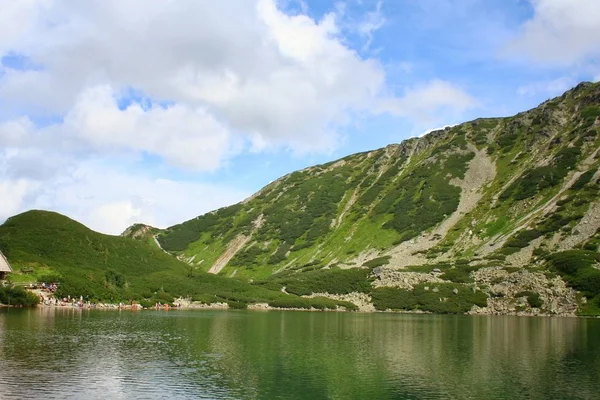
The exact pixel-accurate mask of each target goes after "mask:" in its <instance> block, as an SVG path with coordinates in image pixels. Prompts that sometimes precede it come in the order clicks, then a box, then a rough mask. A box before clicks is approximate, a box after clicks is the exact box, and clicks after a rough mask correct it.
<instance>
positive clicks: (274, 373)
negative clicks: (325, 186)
mask: <svg viewBox="0 0 600 400" xmlns="http://www.w3.org/2000/svg"><path fill="white" fill-rule="evenodd" d="M598 396H600V320H598V319H576V318H527V317H508V316H506V317H505V316H476V317H475V316H473V317H472V316H463V315H461V316H444V315H416V314H413V315H406V314H359V313H334V312H330V313H326V312H293V311H286V312H278V311H268V312H258V311H138V312H132V311H101V310H78V309H52V308H37V309H0V398H2V399H24V398H25V399H27V398H43V399H88V398H91V399H95V398H108V399H137V398H143V399H164V398H172V399H198V398H207V399H518V398H523V399H568V398H573V399H592V398H598Z"/></svg>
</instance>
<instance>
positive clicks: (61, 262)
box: [0, 211, 347, 308]
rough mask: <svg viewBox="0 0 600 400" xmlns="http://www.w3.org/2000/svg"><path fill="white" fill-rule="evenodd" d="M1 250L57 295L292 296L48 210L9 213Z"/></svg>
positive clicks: (1, 229)
mask: <svg viewBox="0 0 600 400" xmlns="http://www.w3.org/2000/svg"><path fill="white" fill-rule="evenodd" d="M0 250H2V252H3V253H4V254H5V255H6V256H7V257H8V258H9V260H10V261H11V263H12V264H13V266H14V267H15V269H19V270H21V269H23V268H25V269H27V270H29V269H31V270H33V273H32V276H33V275H34V274H35V273H36V272H38V271H42V272H41V275H36V276H38V277H40V278H41V279H43V280H44V281H48V282H50V281H57V282H59V283H60V284H59V287H58V290H57V292H56V294H57V295H58V296H60V297H66V296H67V295H71V296H72V297H79V296H84V298H85V299H89V300H90V301H98V300H102V301H111V302H118V301H127V300H136V301H139V302H140V303H143V304H154V303H155V302H157V301H160V302H163V303H165V302H167V303H170V302H172V301H173V299H174V298H177V297H180V296H184V297H187V296H189V297H192V298H194V297H200V298H201V299H202V300H201V301H204V302H206V303H215V302H227V303H228V304H229V305H230V307H235V308H245V307H246V305H247V304H249V303H257V302H267V303H269V302H274V301H278V300H282V299H287V298H288V297H295V296H290V295H286V294H284V293H281V292H280V291H278V290H277V291H272V290H269V289H267V288H265V287H261V286H256V285H250V284H248V283H246V282H243V281H241V280H237V279H227V278H223V277H220V276H215V275H212V274H207V273H204V272H201V271H198V272H195V273H193V274H191V275H190V274H189V266H188V265H187V264H185V263H182V262H180V261H178V260H177V259H175V258H174V257H171V256H169V255H167V254H165V253H164V252H162V251H160V250H158V249H156V248H153V247H151V246H148V245H147V244H146V243H143V242H140V241H136V240H133V239H128V238H123V237H119V236H109V235H102V234H100V233H97V232H94V231H92V230H90V229H88V228H86V227H85V226H83V225H81V224H79V223H77V222H75V221H73V220H71V219H69V218H67V217H64V216H62V215H60V214H56V213H52V212H45V211H30V212H27V213H24V214H20V215H17V216H15V217H12V218H9V219H8V220H7V221H6V223H4V225H2V226H0ZM13 275H14V274H13ZM15 277H17V276H16V275H15ZM27 277H28V276H27V275H25V276H24V278H25V279H27ZM11 293H12V292H11ZM18 293H20V292H17V294H18ZM16 298H20V297H18V296H16V297H14V299H16ZM14 301H16V300H13V303H11V304H15V303H14ZM36 301H37V298H36ZM335 304H338V303H337V302H335V301H332V302H330V303H328V305H329V306H333V305H335ZM339 304H340V305H344V306H347V305H346V304H345V303H339ZM314 306H315V305H314V301H312V300H309V299H303V298H297V300H296V302H295V305H294V307H297V308H311V307H314ZM333 308H335V307H333Z"/></svg>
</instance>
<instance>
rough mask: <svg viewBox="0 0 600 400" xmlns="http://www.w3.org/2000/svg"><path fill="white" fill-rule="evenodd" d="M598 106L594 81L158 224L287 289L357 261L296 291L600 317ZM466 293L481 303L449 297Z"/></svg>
mask: <svg viewBox="0 0 600 400" xmlns="http://www.w3.org/2000/svg"><path fill="white" fill-rule="evenodd" d="M599 116H600V84H592V83H582V84H580V85H578V86H577V87H575V88H574V89H572V90H570V91H568V92H566V93H565V94H563V95H562V96H560V97H557V98H555V99H552V100H549V101H546V102H544V103H543V104H541V105H540V106H539V107H537V108H535V109H532V110H529V111H526V112H523V113H520V114H517V115H515V116H512V117H508V118H481V119H477V120H474V121H471V122H467V123H463V124H461V125H458V126H454V127H451V128H445V129H442V130H437V131H434V132H431V133H429V134H427V135H425V136H423V137H420V138H412V139H409V140H406V141H404V142H402V143H400V144H394V145H389V146H387V147H385V148H382V149H379V150H373V151H368V152H364V153H358V154H354V155H351V156H348V157H345V158H342V159H340V160H337V161H333V162H330V163H327V164H323V165H317V166H314V167H310V168H306V169H304V170H301V171H297V172H294V173H292V174H289V175H286V176H283V177H282V178H280V179H278V180H277V181H275V182H273V183H271V184H269V185H267V186H266V187H265V188H263V189H262V190H260V191H259V192H258V193H256V194H255V195H253V196H252V197H251V198H249V199H247V200H245V201H244V202H242V203H239V204H236V205H233V206H230V207H226V208H222V209H219V210H216V211H214V212H210V213H207V214H205V215H202V216H199V217H197V218H194V219H192V220H189V221H186V222H184V223H181V224H179V225H175V226H172V227H170V228H168V229H166V230H162V231H153V233H152V235H156V239H157V241H158V243H159V244H160V247H161V248H162V249H163V250H165V251H167V252H169V253H171V254H173V255H175V256H177V257H178V258H179V259H180V260H183V261H185V262H186V263H187V264H188V265H191V266H193V267H197V268H199V269H202V270H203V271H206V272H210V273H214V274H218V275H221V276H227V277H237V278H240V277H242V278H246V279H247V280H251V281H253V282H255V283H256V282H259V281H260V282H262V283H263V284H264V285H266V286H268V287H272V288H276V287H277V285H281V289H282V290H286V288H287V290H288V292H289V287H288V286H289V285H290V284H291V285H292V286H294V285H298V284H299V282H304V283H305V282H306V280H307V279H308V280H310V281H311V282H313V283H314V282H321V281H324V280H327V279H331V276H332V274H338V275H339V276H338V278H339V277H341V276H344V278H343V279H342V280H345V279H346V278H349V277H351V275H352V274H357V272H356V271H362V272H360V273H361V274H363V275H365V276H367V277H369V278H368V279H367V280H365V278H363V277H361V278H360V279H359V280H358V281H356V280H355V281H353V282H354V284H352V285H354V287H355V289H356V290H354V289H352V290H354V291H351V290H350V289H351V287H352V285H350V286H344V287H343V288H338V289H335V288H331V287H329V289H330V291H328V292H327V293H322V292H320V289H319V288H318V287H317V286H314V287H312V289H311V287H306V285H305V287H304V289H302V290H298V291H297V292H298V293H302V294H306V292H308V293H311V292H312V293H315V292H319V293H322V294H323V295H326V296H329V297H332V298H337V299H341V298H343V299H347V300H353V301H354V302H355V303H357V304H358V303H361V304H363V306H364V307H369V306H375V308H378V309H404V310H408V309H421V310H422V309H427V310H433V311H440V312H446V311H448V312H451V311H452V310H464V309H467V308H468V310H470V311H471V312H482V313H534V314H535V313H542V314H573V313H575V312H579V313H581V314H594V313H598V312H600V271H599V270H598V269H597V267H598V261H599V258H598V245H599V244H600V232H599V228H600V199H599V196H598V194H599V189H600V187H599V178H600V173H599V172H598V167H599V166H600V156H599V147H600V135H599V132H600V121H599ZM152 241H153V242H154V240H153V239H152ZM361 276H362V275H361ZM338 278H336V279H338ZM349 279H350V278H349ZM350 280H352V279H350ZM365 282H367V284H366V286H365ZM304 283H303V284H304ZM286 285H287V286H286ZM342 286H343V285H342ZM331 290H333V291H331ZM457 292H458V293H460V295H457ZM432 293H433V294H432ZM462 293H472V294H474V295H479V294H482V295H485V298H487V302H486V301H481V298H478V299H471V300H469V301H470V303H469V302H467V303H468V304H467V303H465V304H463V305H460V306H456V307H454V306H455V305H456V304H455V305H453V306H452V307H450V306H448V307H446V305H445V304H450V303H452V302H453V301H454V299H455V297H461V298H462V297H463V296H462ZM352 296H354V297H352ZM453 296H454V297H453ZM467 297H468V296H467ZM432 299H433V300H435V302H438V303H441V304H433V303H431V302H432V301H433V300H432ZM438 300H439V301H438ZM461 301H462V300H461ZM435 302H434V303H435ZM429 303H431V304H429ZM455 303H456V302H455ZM459 303H460V302H459ZM461 304H462V303H461ZM473 304H475V306H474V307H472V306H473ZM457 307H458V308H457Z"/></svg>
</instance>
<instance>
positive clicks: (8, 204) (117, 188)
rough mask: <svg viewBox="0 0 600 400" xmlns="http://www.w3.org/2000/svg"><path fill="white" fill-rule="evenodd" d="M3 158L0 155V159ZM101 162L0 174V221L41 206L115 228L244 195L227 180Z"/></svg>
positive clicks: (189, 214) (156, 221)
mask: <svg viewBox="0 0 600 400" xmlns="http://www.w3.org/2000/svg"><path fill="white" fill-rule="evenodd" d="M13 156H14V154H13ZM38 156H43V154H42V153H41V152H40V153H39V154H38ZM6 160H7V157H3V156H2V155H0V165H1V164H2V163H3V162H6ZM106 164H107V163H106V162H103V163H99V162H98V161H87V162H84V163H80V164H79V165H77V166H74V167H73V168H71V169H70V170H69V171H68V172H67V171H61V172H59V173H57V174H54V175H53V176H52V177H51V178H48V179H44V180H37V179H36V178H35V177H26V176H19V177H11V176H6V175H4V176H2V175H1V174H0V197H1V198H2V202H0V223H1V222H2V221H4V220H5V219H6V218H8V217H10V216H12V215H14V214H16V213H18V212H21V211H25V210H28V209H45V210H54V211H57V212H61V213H64V214H66V215H68V216H69V217H71V218H74V219H76V220H78V221H80V222H82V223H84V224H86V225H88V226H90V227H91V228H92V229H95V230H98V231H101V232H104V233H111V234H119V233H121V232H122V231H123V230H125V228H126V227H128V226H129V225H131V224H133V223H136V222H143V223H148V224H151V225H154V226H158V227H167V226H170V225H173V224H176V223H180V222H182V221H184V220H187V219H190V218H193V217H195V216H197V215H200V214H204V213H206V212H208V211H210V210H214V209H216V208H219V207H222V206H223V205H226V204H233V203H236V202H238V201H241V200H242V199H244V198H245V197H247V196H248V195H249V193H246V192H243V191H240V190H236V189H233V188H231V187H228V186H226V185H218V184H208V183H199V182H186V181H175V180H170V179H160V178H151V177H148V176H147V175H145V174H143V173H133V172H126V171H124V170H122V169H117V168H113V167H111V166H109V165H106Z"/></svg>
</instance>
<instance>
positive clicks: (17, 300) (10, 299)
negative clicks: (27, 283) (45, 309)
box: [0, 286, 40, 306]
mask: <svg viewBox="0 0 600 400" xmlns="http://www.w3.org/2000/svg"><path fill="white" fill-rule="evenodd" d="M39 302H40V299H39V297H38V296H36V295H35V294H33V293H31V292H28V291H26V290H25V289H23V288H20V287H8V286H6V287H4V286H0V304H6V305H10V306H35V305H37V304H38V303H39Z"/></svg>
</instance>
